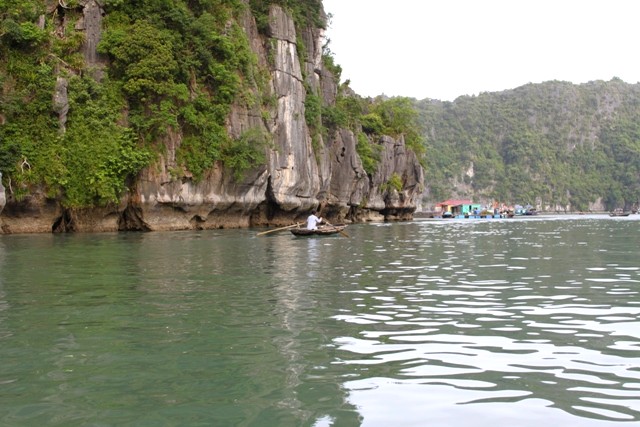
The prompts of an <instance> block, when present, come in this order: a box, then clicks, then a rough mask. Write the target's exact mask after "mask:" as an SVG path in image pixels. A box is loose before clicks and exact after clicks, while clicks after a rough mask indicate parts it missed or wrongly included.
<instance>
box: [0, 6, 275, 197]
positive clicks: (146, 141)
mask: <svg viewBox="0 0 640 427" xmlns="http://www.w3.org/2000/svg"><path fill="white" fill-rule="evenodd" d="M104 7H105V10H106V12H107V13H106V16H105V19H104V22H103V24H102V25H103V35H102V41H101V43H100V45H99V46H98V51H99V52H100V53H101V54H102V55H103V56H104V58H106V59H107V60H108V63H109V66H108V67H107V69H106V70H105V71H106V72H105V76H104V77H103V78H102V79H100V80H99V83H98V82H97V81H94V80H93V79H92V78H91V77H89V76H91V75H92V70H91V67H89V66H88V64H85V62H84V58H83V55H82V54H81V53H80V52H81V46H82V43H83V40H84V38H83V34H84V33H83V32H82V31H76V30H75V25H76V24H77V23H78V21H79V20H81V19H82V8H81V7H80V6H79V4H78V2H76V1H68V2H66V6H65V7H63V6H54V7H52V8H51V9H49V10H47V9H46V8H45V4H44V2H42V1H35V0H31V1H12V0H4V1H2V2H0V87H1V88H2V91H1V92H0V106H1V108H0V171H2V172H3V173H4V177H5V181H6V184H7V186H8V187H9V189H10V191H11V192H12V194H14V195H15V196H16V197H17V198H18V199H19V198H20V197H21V196H23V195H25V194H27V193H28V192H30V191H31V190H32V189H33V188H34V187H40V188H42V189H43V190H44V191H45V192H46V194H47V195H49V196H51V197H57V198H59V199H60V200H61V201H62V203H63V204H64V205H65V206H69V207H84V206H93V205H103V204H106V203H110V202H117V201H118V199H119V197H120V196H121V195H122V193H123V191H124V190H125V188H126V184H127V179H128V177H133V176H135V175H136V174H137V173H138V172H139V171H140V170H141V169H142V168H143V167H145V166H146V165H148V164H150V162H151V161H153V160H154V159H155V158H156V156H157V155H158V153H161V152H162V151H163V150H164V147H162V146H160V145H159V144H158V142H159V141H163V140H166V139H167V135H168V134H170V133H173V132H175V133H180V134H181V136H182V141H181V144H180V146H179V149H178V152H177V159H178V163H179V165H180V166H182V167H184V168H185V169H186V170H188V171H189V172H191V174H192V175H193V176H194V177H195V178H196V179H199V178H200V177H202V175H203V174H204V172H205V171H206V170H207V169H208V168H210V167H211V166H212V165H213V164H214V162H216V161H221V162H223V163H224V164H225V165H226V166H228V167H229V168H231V169H232V170H234V171H235V173H236V176H237V177H239V176H241V175H242V173H243V172H244V171H246V170H247V169H249V168H251V167H254V166H256V165H258V164H263V163H264V155H263V154H262V152H261V151H262V148H263V147H264V145H265V144H268V143H269V141H268V138H267V139H265V138H263V137H255V135H254V134H252V133H251V132H249V134H245V135H242V136H241V137H240V138H239V139H237V140H234V139H231V138H230V137H229V135H228V133H227V131H226V127H225V120H226V118H227V116H228V114H229V112H230V108H231V105H232V104H233V103H240V104H245V105H247V106H251V105H254V104H255V103H257V102H262V101H261V100H259V99H255V95H254V94H255V93H264V88H265V87H266V86H267V79H268V72H267V70H263V69H261V68H260V67H258V65H257V59H256V57H255V55H254V54H253V52H252V51H251V50H250V48H249V41H248V40H247V36H246V34H245V33H244V31H243V30H242V29H241V28H240V26H239V25H238V24H237V19H236V18H237V17H238V16H239V15H240V14H241V13H243V11H244V10H245V8H246V6H245V5H244V3H243V2H242V1H239V0H233V1H228V0H227V1H221V0H209V1H207V0H200V1H198V2H187V1H181V0H174V1H163V2H156V1H151V0H146V1H135V2H127V1H121V0H110V1H106V2H105V3H104ZM59 79H62V81H63V82H64V85H65V86H66V91H63V95H64V96H65V98H66V97H67V96H68V104H67V103H66V102H65V101H64V100H62V101H61V102H60V103H59V104H60V109H63V110H66V109H67V108H68V112H66V111H65V113H66V114H63V115H65V119H66V121H65V122H64V123H61V122H59V120H58V114H60V113H61V111H56V102H55V101H54V102H52V97H53V94H54V93H55V92H56V84H57V81H59ZM67 94H68V95H67ZM52 104H53V105H52ZM248 141H250V142H251V143H250V144H249V143H248ZM176 172H177V173H180V171H176Z"/></svg>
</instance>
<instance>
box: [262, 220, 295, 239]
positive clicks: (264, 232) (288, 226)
mask: <svg viewBox="0 0 640 427" xmlns="http://www.w3.org/2000/svg"><path fill="white" fill-rule="evenodd" d="M301 224H303V223H302V222H300V223H297V224H293V225H287V226H286V227H280V228H274V229H273V230H269V231H263V232H261V233H258V234H256V236H262V235H263V234H267V233H273V232H274V231H280V230H286V229H287V228H293V227H299V226H300V225H301Z"/></svg>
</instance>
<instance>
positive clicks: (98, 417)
mask: <svg viewBox="0 0 640 427" xmlns="http://www.w3.org/2000/svg"><path fill="white" fill-rule="evenodd" d="M260 231H265V230H264V229H250V230H216V231H189V232H171V233H161V232H156V233H114V234H65V235H3V236H0V426H10V427H14V426H15V427H20V426H65V427H69V426H100V427H103V426H136V427H138V426H154V427H156V426H223V427H227V426H259V427H270V426H273V427H287V426H314V427H329V426H335V427H338V426H341V427H349V426H367V427H394V426H400V427H404V426H420V427H421V426H447V427H452V426H453V427H456V426H474V427H476V426H487V427H489V426H491V427H496V426H509V427H517V426H535V427H540V426H541V425H542V424H541V423H544V424H543V425H547V426H572V427H576V426H577V427H581V426H594V427H600V426H620V427H623V426H624V427H626V426H631V425H640V256H639V253H638V247H639V244H640V215H631V216H629V217H623V218H610V217H608V216H604V215H601V216H589V215H583V216H562V217H548V216H538V217H530V218H514V219H504V220H495V219H494V220H440V221H438V220H416V221H413V222H404V223H389V224H357V225H351V226H349V227H348V228H347V229H346V230H345V231H346V232H347V233H348V235H349V237H345V236H341V235H335V236H329V237H322V238H297V237H294V236H292V235H291V234H290V233H289V232H288V231H286V230H284V231H279V232H274V233H270V234H265V235H262V236H259V235H258V232H260Z"/></svg>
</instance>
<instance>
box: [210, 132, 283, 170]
mask: <svg viewBox="0 0 640 427" xmlns="http://www.w3.org/2000/svg"><path fill="white" fill-rule="evenodd" d="M271 145H272V143H271V135H269V134H266V133H264V132H263V131H262V130H260V129H259V128H252V129H249V130H248V131H246V132H244V133H243V134H242V135H241V136H240V138H239V139H237V140H233V141H228V142H227V144H225V145H224V146H223V147H222V152H221V156H222V162H223V163H224V165H225V166H226V167H228V168H230V169H231V170H233V172H234V178H235V179H236V181H240V180H241V179H242V178H243V176H244V174H245V173H246V172H247V171H248V170H250V169H253V168H256V167H258V166H260V165H263V164H264V163H265V161H266V156H265V150H266V148H267V147H270V146H271Z"/></svg>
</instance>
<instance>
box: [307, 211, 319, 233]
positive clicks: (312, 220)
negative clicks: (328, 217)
mask: <svg viewBox="0 0 640 427" xmlns="http://www.w3.org/2000/svg"><path fill="white" fill-rule="evenodd" d="M321 222H322V218H318V217H317V216H316V211H312V212H311V215H309V217H308V218H307V230H317V229H318V224H320V223H321Z"/></svg>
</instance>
